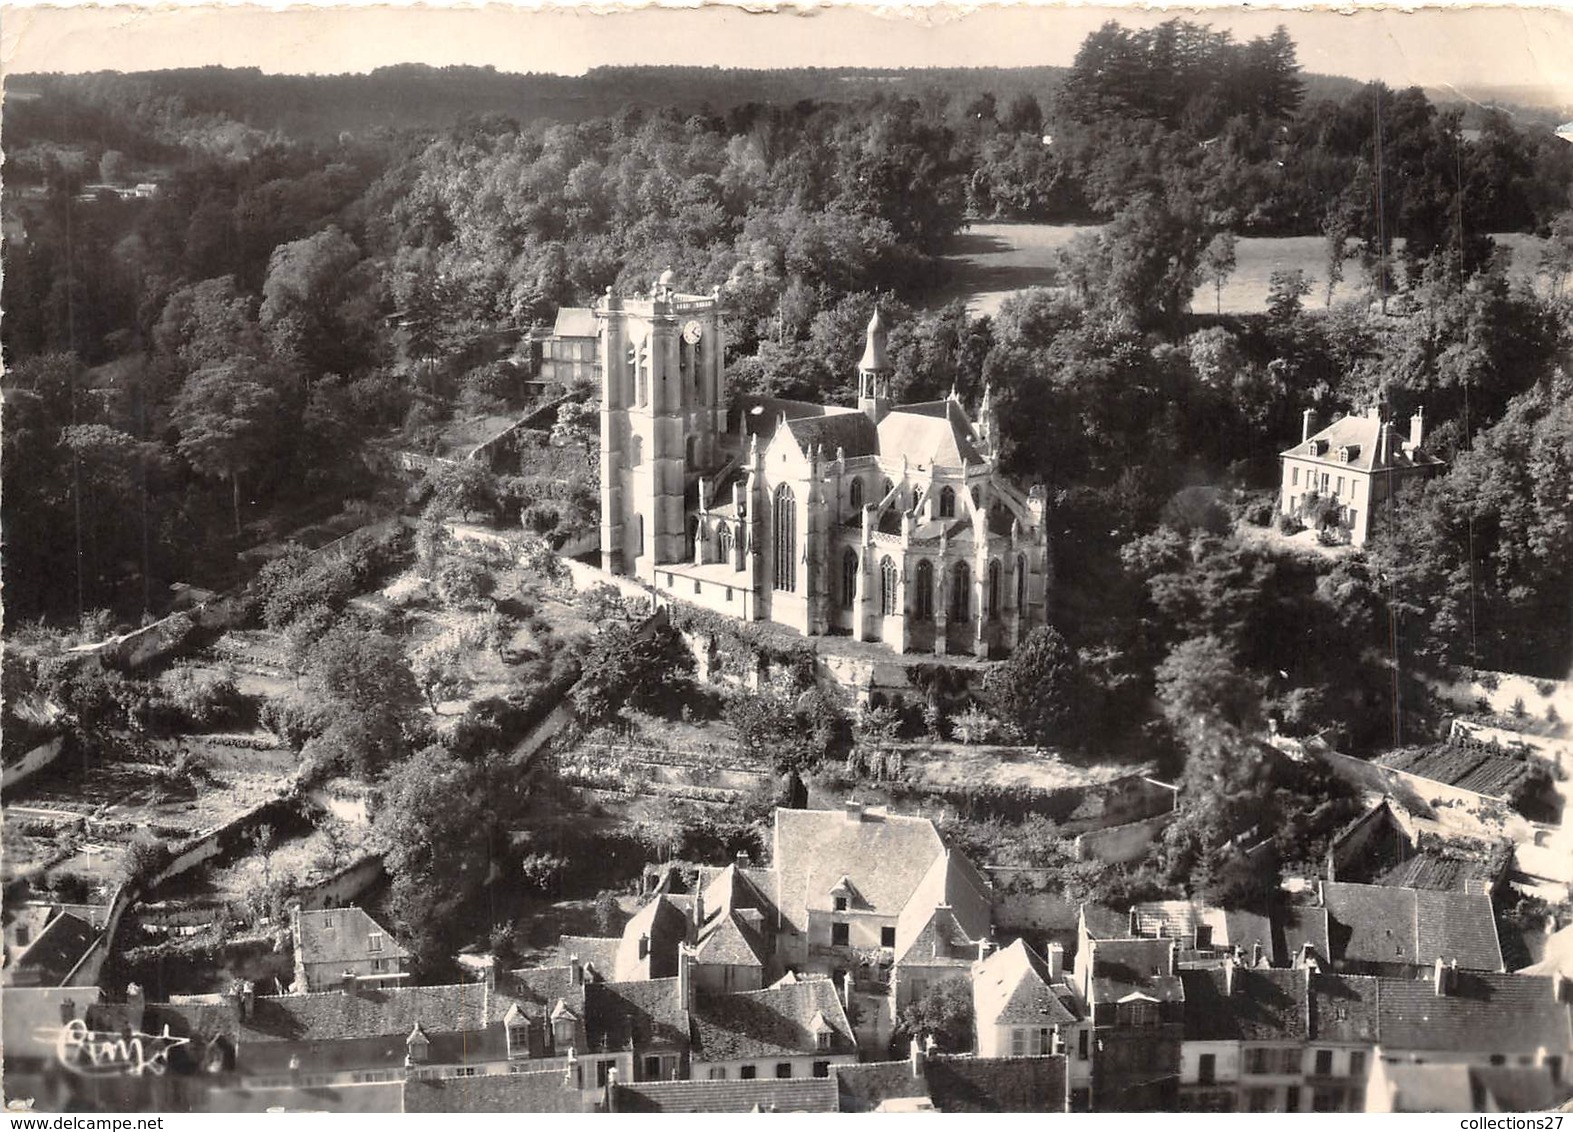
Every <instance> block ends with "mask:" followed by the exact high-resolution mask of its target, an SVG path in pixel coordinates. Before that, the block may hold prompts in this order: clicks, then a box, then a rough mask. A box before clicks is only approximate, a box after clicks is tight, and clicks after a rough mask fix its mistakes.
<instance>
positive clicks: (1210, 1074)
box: [1196, 1053, 1218, 1085]
mask: <svg viewBox="0 0 1573 1132" xmlns="http://www.w3.org/2000/svg"><path fill="white" fill-rule="evenodd" d="M1217 1079H1218V1055H1217V1054H1215V1053H1204V1054H1202V1056H1201V1057H1200V1058H1199V1059H1198V1060H1197V1062H1196V1081H1197V1083H1198V1084H1201V1085H1211V1084H1212V1083H1213V1082H1214V1081H1216V1080H1217Z"/></svg>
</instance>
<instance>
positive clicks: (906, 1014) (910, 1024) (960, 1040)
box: [898, 977, 975, 1053]
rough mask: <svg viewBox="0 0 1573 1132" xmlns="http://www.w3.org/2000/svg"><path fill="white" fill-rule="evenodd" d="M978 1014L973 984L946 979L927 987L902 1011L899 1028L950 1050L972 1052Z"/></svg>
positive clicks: (948, 1051) (962, 980) (942, 1048)
mask: <svg viewBox="0 0 1573 1132" xmlns="http://www.w3.org/2000/svg"><path fill="white" fill-rule="evenodd" d="M974 1025H975V1015H974V1013H973V1007H972V983H971V981H970V980H968V979H964V978H959V977H958V978H951V979H943V980H941V981H940V982H937V983H935V984H934V985H932V986H930V987H929V988H928V989H927V990H925V991H924V992H923V994H922V996H921V997H919V998H918V999H917V1000H916V1001H915V1002H912V1003H909V1004H908V1005H907V1006H906V1008H905V1009H903V1010H902V1011H901V1017H900V1020H899V1027H898V1028H899V1030H900V1032H901V1033H903V1034H906V1035H908V1036H909V1037H912V1038H916V1039H917V1040H918V1041H923V1040H924V1039H927V1038H933V1039H934V1044H935V1045H936V1046H937V1047H938V1048H939V1049H941V1050H943V1051H945V1052H946V1053H971V1052H972V1048H973V1028H974Z"/></svg>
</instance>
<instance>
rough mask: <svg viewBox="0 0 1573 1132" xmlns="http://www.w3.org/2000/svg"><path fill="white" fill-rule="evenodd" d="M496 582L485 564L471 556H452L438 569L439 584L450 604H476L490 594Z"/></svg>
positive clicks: (444, 597) (445, 599) (444, 598)
mask: <svg viewBox="0 0 1573 1132" xmlns="http://www.w3.org/2000/svg"><path fill="white" fill-rule="evenodd" d="M496 584H497V583H496V580H495V579H494V578H493V577H492V575H491V572H490V571H488V570H487V569H486V567H485V566H484V565H482V564H481V563H479V562H476V561H474V560H472V559H469V558H450V559H448V560H447V561H446V562H444V563H443V564H442V566H440V567H439V568H438V570H437V585H438V586H439V587H440V588H441V590H442V596H443V600H444V601H446V602H447V603H448V604H449V605H457V606H472V605H475V604H477V603H478V602H479V601H480V600H481V599H482V598H484V597H486V596H487V595H488V594H490V593H491V592H492V590H493V588H494V587H495V586H496Z"/></svg>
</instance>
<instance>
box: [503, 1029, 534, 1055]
mask: <svg viewBox="0 0 1573 1132" xmlns="http://www.w3.org/2000/svg"><path fill="white" fill-rule="evenodd" d="M529 1053H530V1028H529V1027H528V1026H509V1027H508V1056H510V1057H526V1056H528V1055H529Z"/></svg>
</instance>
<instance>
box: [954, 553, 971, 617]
mask: <svg viewBox="0 0 1573 1132" xmlns="http://www.w3.org/2000/svg"><path fill="white" fill-rule="evenodd" d="M971 589H972V571H971V570H969V569H967V564H966V563H965V562H958V563H956V570H955V573H954V574H952V575H951V588H950V619H951V620H952V621H966V620H967V619H968V618H970V617H971V615H972V599H971V593H970V591H971Z"/></svg>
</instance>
